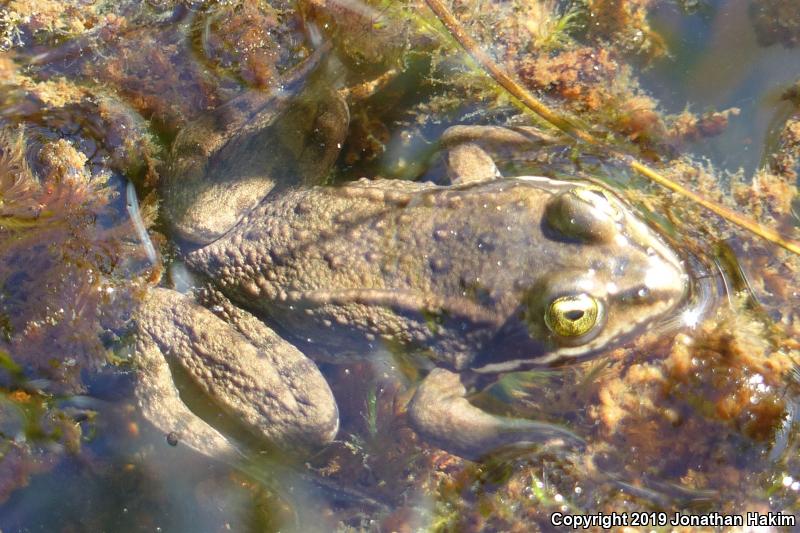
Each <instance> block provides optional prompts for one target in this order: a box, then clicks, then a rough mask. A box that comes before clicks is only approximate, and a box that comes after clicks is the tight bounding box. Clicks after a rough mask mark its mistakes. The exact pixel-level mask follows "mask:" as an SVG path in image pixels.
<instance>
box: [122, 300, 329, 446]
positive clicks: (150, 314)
mask: <svg viewBox="0 0 800 533" xmlns="http://www.w3.org/2000/svg"><path fill="white" fill-rule="evenodd" d="M136 320H137V323H138V328H139V333H138V337H137V352H138V353H137V357H138V361H139V364H140V366H141V372H140V377H139V380H138V384H137V389H136V395H137V398H138V401H139V404H140V407H141V409H142V412H143V413H144V415H145V417H146V418H147V419H148V420H149V421H150V422H151V423H153V424H154V425H155V426H156V427H157V428H158V429H160V430H161V431H163V432H164V433H165V434H166V435H168V441H170V442H171V443H173V444H174V442H175V441H179V442H182V443H184V444H186V445H188V446H189V447H191V448H192V449H194V450H196V451H198V452H200V453H202V454H204V455H208V456H211V457H219V456H221V455H229V454H231V453H234V452H235V447H234V446H233V445H232V444H231V443H230V441H228V440H227V439H226V438H225V437H223V436H222V434H220V433H219V432H218V431H217V430H216V429H214V428H213V427H211V426H210V425H208V424H207V423H206V422H204V421H203V420H202V419H200V418H199V417H197V415H195V414H194V413H192V412H191V411H190V410H189V409H188V407H186V405H185V404H184V403H183V401H182V400H181V398H180V396H179V392H178V390H177V388H176V387H175V385H174V380H173V377H172V374H171V371H170V367H169V364H168V363H167V360H166V359H165V357H169V358H170V360H171V361H173V362H174V363H176V364H177V365H179V366H180V367H181V368H183V369H184V370H185V371H186V372H187V373H188V374H189V376H190V377H191V378H192V379H193V381H195V382H196V383H197V384H198V385H199V386H200V387H201V389H203V391H204V392H205V393H206V394H207V395H208V396H209V397H210V398H212V399H213V400H215V401H216V403H217V404H218V405H219V406H220V407H221V408H222V409H223V410H225V411H227V412H228V413H229V414H231V415H232V417H234V418H235V419H236V420H239V421H241V422H242V423H243V424H244V425H245V426H246V427H247V428H248V429H250V430H251V431H252V432H253V433H255V434H256V435H257V436H259V437H263V438H265V439H266V440H268V441H269V442H271V443H273V444H275V445H277V446H279V447H281V448H284V449H287V450H289V449H292V450H295V449H300V450H305V451H308V450H314V449H317V448H319V447H321V446H324V445H325V444H328V443H329V442H331V441H332V440H333V439H334V437H335V436H336V432H337V431H338V428H339V414H338V410H337V408H336V402H335V400H334V398H333V394H332V393H331V390H330V388H329V387H328V384H327V382H326V381H325V379H324V378H323V376H322V374H321V373H320V371H319V369H318V368H317V367H316V365H315V364H314V363H313V362H312V361H311V360H310V359H308V358H307V357H306V356H304V355H303V354H302V353H300V352H299V351H298V350H297V349H296V348H295V347H294V346H292V345H291V344H289V343H288V342H286V341H284V340H283V339H281V338H280V337H279V336H278V335H277V334H276V333H275V332H273V331H272V330H271V329H269V328H268V327H267V326H264V325H263V324H262V323H261V322H259V321H258V320H256V319H255V318H254V317H253V318H252V320H244V321H241V320H240V322H241V323H242V324H244V326H243V327H244V328H245V331H242V330H241V328H240V329H237V327H235V326H233V325H231V324H228V323H226V322H224V321H223V320H221V319H219V318H218V317H216V316H215V315H214V314H213V313H211V311H209V310H207V309H205V308H204V307H202V306H201V305H199V304H197V303H196V302H195V301H194V300H193V299H192V298H190V297H188V296H185V295H182V294H179V293H177V292H174V291H171V290H168V289H152V290H151V291H150V293H149V294H148V296H147V297H146V298H145V300H144V302H142V304H141V306H140V307H139V310H138V311H137V316H136Z"/></svg>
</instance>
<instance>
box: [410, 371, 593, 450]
mask: <svg viewBox="0 0 800 533" xmlns="http://www.w3.org/2000/svg"><path fill="white" fill-rule="evenodd" d="M466 395H467V389H466V387H465V386H464V384H463V383H462V382H461V377H460V376H459V374H456V373H454V372H451V371H449V370H445V369H443V368H436V369H434V370H433V371H432V372H431V373H430V374H428V375H427V376H426V377H425V379H424V380H423V381H422V383H421V384H420V386H419V388H418V389H417V392H416V393H415V394H414V398H413V399H412V400H411V404H410V405H409V410H408V411H409V416H410V419H411V423H412V425H413V427H414V429H415V430H416V431H417V433H419V434H420V435H421V436H422V437H423V438H424V439H425V440H426V441H427V442H430V443H431V444H434V445H436V446H438V447H440V448H442V449H443V450H445V451H447V452H449V453H452V454H455V455H458V456H461V457H464V458H467V459H479V458H481V457H483V456H486V455H487V454H490V453H492V452H495V451H498V450H501V449H507V448H510V447H516V448H523V447H528V446H531V445H547V446H570V447H580V446H582V445H583V444H584V441H583V440H582V439H581V438H580V437H578V436H577V435H575V434H574V433H572V432H571V431H569V430H567V429H564V428H561V427H558V426H555V425H553V424H548V423H545V422H536V421H534V420H526V419H523V418H513V417H507V416H499V415H494V414H491V413H487V412H486V411H483V410H482V409H479V408H477V407H475V406H474V405H472V404H470V403H469V401H467V398H466Z"/></svg>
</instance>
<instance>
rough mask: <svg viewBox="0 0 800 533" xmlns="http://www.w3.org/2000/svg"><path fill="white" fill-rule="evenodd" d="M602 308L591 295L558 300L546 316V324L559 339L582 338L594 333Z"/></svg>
mask: <svg viewBox="0 0 800 533" xmlns="http://www.w3.org/2000/svg"><path fill="white" fill-rule="evenodd" d="M600 315H601V307H600V304H599V302H598V301H597V299H596V298H594V297H593V296H591V295H589V294H575V295H569V296H561V297H559V298H556V299H555V300H553V301H552V302H550V305H549V306H548V308H547V310H546V311H545V314H544V322H545V325H546V326H547V327H548V329H549V330H550V331H552V332H553V333H555V334H556V335H558V336H559V337H581V336H583V335H586V334H587V333H589V332H590V331H592V330H593V329H594V327H595V325H596V324H597V323H598V321H599V318H600Z"/></svg>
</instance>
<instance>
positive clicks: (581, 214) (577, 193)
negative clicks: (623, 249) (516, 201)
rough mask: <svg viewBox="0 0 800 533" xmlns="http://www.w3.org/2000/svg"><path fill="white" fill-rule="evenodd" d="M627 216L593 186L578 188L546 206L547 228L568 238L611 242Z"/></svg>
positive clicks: (560, 195)
mask: <svg viewBox="0 0 800 533" xmlns="http://www.w3.org/2000/svg"><path fill="white" fill-rule="evenodd" d="M623 218H624V213H623V211H622V209H621V206H620V205H619V203H618V202H617V200H616V199H614V198H612V197H611V195H610V194H609V193H607V192H606V191H604V190H603V189H601V188H600V187H597V186H594V185H587V186H581V187H575V188H573V189H570V190H568V191H565V192H562V193H561V194H558V195H556V196H555V197H553V198H552V199H551V200H550V201H549V202H548V204H547V208H546V211H545V219H546V220H547V224H548V226H550V228H552V229H553V230H555V231H557V232H558V233H560V234H561V235H563V236H565V237H570V238H574V239H580V240H582V241H594V242H597V241H599V242H608V241H610V240H611V239H612V238H613V236H614V235H615V234H616V233H617V231H618V229H617V223H618V222H620V221H621V220H622V219H623Z"/></svg>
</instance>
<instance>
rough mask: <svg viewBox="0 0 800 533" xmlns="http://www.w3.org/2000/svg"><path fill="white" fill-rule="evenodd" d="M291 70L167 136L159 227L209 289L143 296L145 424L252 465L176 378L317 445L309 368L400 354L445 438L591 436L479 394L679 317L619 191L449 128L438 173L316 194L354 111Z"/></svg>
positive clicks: (267, 436) (537, 138)
mask: <svg viewBox="0 0 800 533" xmlns="http://www.w3.org/2000/svg"><path fill="white" fill-rule="evenodd" d="M300 78H302V79H303V80H304V83H306V84H307V85H308V87H306V88H304V89H303V90H302V91H301V96H299V97H298V96H297V95H294V96H291V97H289V96H287V95H283V94H277V95H276V94H264V93H259V92H248V93H245V94H243V95H241V96H240V97H237V98H235V99H234V100H232V101H231V102H229V104H226V105H224V106H222V107H221V108H220V109H218V110H217V111H216V112H215V113H214V114H213V115H212V116H210V117H205V118H202V119H200V120H199V121H198V123H196V124H194V125H191V126H189V127H188V129H187V130H186V131H185V132H182V134H179V136H178V138H177V139H176V141H175V143H174V145H173V149H172V156H171V157H172V162H171V164H170V165H171V166H170V175H171V177H168V178H167V181H166V184H165V186H164V188H163V191H162V196H163V197H164V200H163V202H164V207H165V211H166V214H167V215H166V216H167V219H168V221H169V224H170V227H171V230H172V234H173V236H174V237H175V240H176V242H178V243H179V245H180V249H181V257H182V259H183V261H184V262H185V264H186V265H187V267H188V268H189V269H190V270H191V271H192V272H194V273H196V274H197V275H199V276H201V277H202V279H204V280H207V281H208V283H209V284H210V286H211V287H212V288H211V289H210V290H209V291H207V292H208V293H209V294H212V295H213V296H214V299H213V304H212V305H211V306H210V307H209V306H205V305H203V303H201V302H199V301H198V300H197V298H196V297H195V296H193V295H192V294H191V293H179V292H177V291H175V290H173V289H169V288H164V287H159V288H152V289H151V290H150V291H148V294H147V295H146V296H145V297H144V298H143V300H142V302H141V304H140V306H139V309H138V311H137V314H136V316H135V321H136V323H137V331H138V333H137V340H136V352H137V358H138V361H139V366H140V378H139V380H138V384H137V390H136V395H137V399H138V402H139V405H140V408H141V410H142V412H143V413H144V415H145V417H146V418H147V419H148V420H150V421H151V422H152V423H153V424H154V425H155V426H156V428H158V430H159V431H161V432H163V434H165V435H167V440H168V441H169V442H170V443H171V444H177V443H179V442H180V443H184V444H186V445H187V446H189V447H190V448H192V449H194V450H195V451H198V452H200V453H202V454H205V455H208V456H211V457H220V456H226V455H231V454H237V453H241V451H240V449H239V446H238V445H237V443H236V441H235V440H234V439H232V438H230V437H228V436H226V435H224V434H223V433H222V432H221V431H220V430H218V429H217V428H215V427H214V426H212V425H211V424H209V423H208V422H206V421H205V420H204V419H202V418H200V417H199V416H198V415H196V414H195V413H194V412H193V411H191V410H190V409H189V408H188V407H187V406H186V404H185V402H184V401H183V400H182V399H181V397H180V393H179V391H178V389H177V387H176V385H175V377H174V373H175V372H181V373H184V374H186V375H188V376H189V378H190V380H191V381H192V382H194V383H195V384H196V385H197V386H199V388H200V389H201V390H202V391H203V393H204V394H205V395H207V396H208V397H209V398H211V399H212V400H213V402H214V404H215V405H216V406H218V407H219V409H220V410H221V411H223V412H225V413H226V414H227V415H229V416H231V417H233V418H234V419H235V420H236V421H237V423H239V424H242V425H243V426H244V427H246V428H247V430H248V431H249V432H251V433H252V434H253V435H255V436H256V438H257V439H259V440H261V439H263V440H264V441H266V442H269V443H270V444H271V445H274V446H278V447H279V448H281V449H284V450H291V451H293V452H298V453H313V451H316V450H319V449H321V448H323V447H325V446H327V445H328V444H330V443H331V442H332V441H333V440H335V438H336V436H337V432H338V429H339V413H338V407H337V403H336V400H335V397H334V395H333V393H332V391H331V387H330V386H329V384H328V382H327V380H326V377H325V376H324V375H323V373H322V372H321V371H320V368H319V366H318V365H317V364H316V362H318V361H322V362H326V363H334V364H336V363H342V364H346V363H348V362H352V361H353V360H357V359H363V358H365V357H370V356H371V355H372V354H374V353H376V351H378V350H380V349H382V348H384V349H385V348H387V347H389V348H390V349H391V350H395V351H397V350H400V351H402V352H403V353H404V354H410V356H411V357H410V360H412V361H414V362H415V364H416V365H418V367H419V372H420V373H421V374H422V375H424V377H423V378H422V379H421V381H420V382H419V383H418V384H416V391H415V392H414V393H413V397H412V398H411V400H410V401H409V403H408V405H407V414H408V420H409V423H410V425H411V426H412V428H413V429H414V430H415V431H416V432H417V433H418V434H419V435H420V436H421V437H422V439H423V440H424V441H425V442H427V443H429V444H431V445H433V446H436V447H439V448H441V449H443V450H445V451H447V452H449V453H452V454H455V455H458V456H461V457H464V458H467V459H477V458H480V457H483V456H485V455H486V454H490V453H493V452H494V451H496V450H500V449H504V448H506V447H509V446H530V445H537V444H543V443H556V444H559V445H568V444H572V445H578V444H580V443H581V442H583V440H582V438H581V437H580V436H578V435H576V434H575V433H574V432H573V431H571V430H569V429H568V428H564V427H561V426H559V425H556V424H552V423H547V422H542V421H537V420H529V419H523V418H517V417H512V416H501V415H497V414H494V413H490V412H488V411H484V410H482V409H480V408H479V407H477V406H474V405H473V404H472V403H470V401H469V395H470V392H471V391H472V390H474V389H475V387H477V386H478V385H477V384H478V383H487V382H488V383H491V382H492V381H494V380H496V379H497V378H499V377H500V376H502V375H504V374H505V373H509V372H516V371H523V370H529V369H532V368H537V367H551V366H560V365H564V364H570V363H575V362H578V361H584V360H587V359H590V358H593V357H597V356H599V355H601V354H603V353H606V352H608V351H609V350H610V349H612V348H615V347H618V346H622V345H624V344H626V343H628V342H630V341H631V340H632V339H635V338H637V337H638V336H639V335H641V334H642V332H644V331H647V330H648V329H651V328H653V327H655V325H657V324H658V323H660V322H661V321H663V320H666V319H667V318H669V317H672V316H674V315H675V314H676V313H677V312H678V310H679V309H680V308H681V307H682V306H683V305H684V304H685V303H686V299H687V293H688V287H689V277H688V274H687V269H686V266H685V263H684V259H682V258H681V256H680V255H679V254H678V253H677V252H676V251H675V250H674V249H673V248H671V247H670V246H668V245H667V243H666V242H665V240H664V238H663V237H662V236H661V235H660V234H659V232H658V231H656V230H655V229H653V228H652V227H651V226H650V225H648V224H647V222H646V221H645V220H644V219H643V218H641V217H640V216H639V215H638V214H637V212H636V211H635V210H634V209H633V208H632V207H631V206H630V205H629V204H628V203H626V202H625V201H624V200H623V199H622V198H621V197H620V196H619V195H617V194H615V193H614V192H612V191H611V190H610V189H609V188H607V187H604V186H601V185H598V184H597V183H593V182H589V181H585V180H564V179H554V178H550V177H543V176H504V175H503V174H502V173H501V171H500V170H498V164H497V163H498V160H499V159H502V158H503V157H505V156H507V154H509V153H514V151H515V150H523V149H529V148H530V147H531V146H537V145H540V144H544V143H547V142H550V141H551V139H550V137H549V136H548V135H546V134H544V133H542V132H540V131H538V130H537V129H535V128H532V127H527V128H526V127H515V128H509V127H504V126H496V125H455V126H451V127H450V128H449V129H448V130H446V131H445V132H444V134H443V135H442V137H441V139H440V141H439V145H440V148H441V152H442V159H443V161H444V166H445V168H446V179H445V180H444V181H445V182H443V183H439V182H437V183H434V182H427V181H404V180H397V179H385V178H374V179H366V178H362V179H360V180H357V181H353V182H347V183H341V184H337V185H329V184H328V185H326V184H324V183H322V182H323V181H324V180H325V177H326V176H327V174H328V173H329V171H330V169H331V167H332V166H333V165H334V164H335V161H336V158H337V157H338V153H339V149H340V148H341V146H342V144H343V143H344V142H345V140H346V135H347V128H348V121H349V113H348V105H347V102H346V99H345V97H344V96H343V93H342V92H341V91H336V90H334V89H331V88H330V87H326V86H325V84H324V83H316V84H315V83H313V82H309V81H308V73H307V72H306V73H304V74H303V75H302V76H300ZM309 87H310V88H309ZM315 361H316V362H315Z"/></svg>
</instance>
